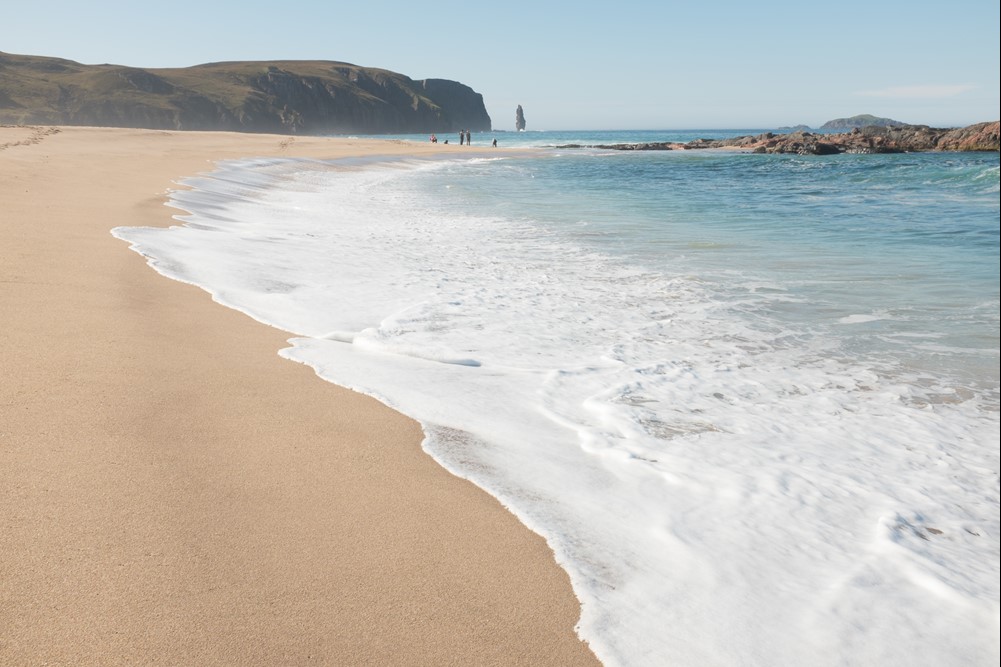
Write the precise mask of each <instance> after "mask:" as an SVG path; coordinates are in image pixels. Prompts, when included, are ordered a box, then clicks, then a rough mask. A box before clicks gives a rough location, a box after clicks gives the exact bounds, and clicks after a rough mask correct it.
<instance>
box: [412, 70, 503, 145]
mask: <svg viewBox="0 0 1001 667" xmlns="http://www.w3.org/2000/svg"><path fill="white" fill-rule="evenodd" d="M420 84H421V88H422V89H423V91H424V94H425V95H427V96H428V98H430V99H432V100H434V101H435V102H436V103H437V104H438V105H439V106H440V107H441V108H442V109H443V110H444V118H443V121H444V122H446V123H447V124H448V125H447V127H445V128H444V129H443V130H438V131H441V132H458V131H459V130H462V129H466V130H472V131H474V132H489V131H490V130H491V129H493V128H492V127H491V124H490V116H488V115H487V110H486V107H484V106H483V96H482V95H480V94H479V93H477V92H476V91H474V90H473V89H472V88H470V87H469V86H466V85H463V84H461V83H458V82H457V81H448V80H447V79H424V80H423V81H421V82H420Z"/></svg>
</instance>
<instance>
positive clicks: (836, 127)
mask: <svg viewBox="0 0 1001 667" xmlns="http://www.w3.org/2000/svg"><path fill="white" fill-rule="evenodd" d="M905 125H907V123H901V122H900V121H899V120H893V119H892V118H880V117H879V116H873V115H872V114H868V113H863V114H859V115H857V116H852V117H850V118H835V119H834V120H829V121H827V122H826V123H824V124H823V125H821V126H820V127H819V128H813V127H811V126H809V125H792V126H785V127H780V128H777V131H778V132H810V131H812V130H814V129H817V130H818V131H821V132H847V131H848V130H854V129H855V128H856V127H858V128H863V127H870V126H876V127H902V126H905Z"/></svg>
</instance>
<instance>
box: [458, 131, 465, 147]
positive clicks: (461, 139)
mask: <svg viewBox="0 0 1001 667" xmlns="http://www.w3.org/2000/svg"><path fill="white" fill-rule="evenodd" d="M464 143H466V131H465V130H459V145H460V146H461V145H462V144H464Z"/></svg>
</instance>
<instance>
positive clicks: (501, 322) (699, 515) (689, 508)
mask: <svg viewBox="0 0 1001 667" xmlns="http://www.w3.org/2000/svg"><path fill="white" fill-rule="evenodd" d="M399 166H400V165H399V164H397V165H396V166H395V167H394V168H392V169H390V168H381V167H378V166H375V167H370V168H367V169H364V170H353V171H344V170H337V169H334V168H333V167H331V166H328V165H324V164H322V163H315V162H296V161H268V162H265V161H244V162H234V163H230V164H227V165H224V166H223V167H222V169H221V170H220V172H217V173H215V174H212V175H207V176H202V177H199V178H198V179H193V180H192V181H190V182H189V183H188V184H189V185H194V186H195V189H193V190H185V191H180V192H177V193H175V195H174V202H173V205H175V206H178V207H179V208H182V209H185V210H187V211H190V214H189V215H186V216H183V217H182V220H183V221H184V222H185V223H186V224H185V225H184V226H183V227H175V228H171V229H169V230H161V229H122V228H120V229H117V230H115V234H116V236H118V237H120V238H122V239H125V240H127V241H129V242H130V243H132V244H133V247H134V248H135V249H136V250H137V251H139V252H141V253H142V254H143V255H145V256H146V257H147V258H149V260H150V263H151V264H152V265H153V266H155V267H156V268H157V270H159V271H161V272H162V273H164V274H165V275H168V276H171V277H173V278H176V279H179V280H184V281H187V282H191V283H194V284H197V285H201V286H202V287H204V288H205V289H207V290H209V291H210V292H212V293H213V295H214V296H215V298H216V299H218V300H219V301H221V302H222V303H225V304H226V305H229V306H231V307H234V308H237V309H239V310H241V311H243V312H246V313H248V314H249V315H251V316H253V317H255V318H257V319H258V320H260V321H262V322H266V323H269V324H272V325H274V326H277V327H280V328H282V329H285V330H287V331H290V332H293V333H294V334H296V338H294V339H292V341H291V343H292V347H291V348H288V349H286V350H283V351H282V352H281V354H282V355H283V356H285V357H287V358H289V359H293V360H295V361H299V362H303V363H307V364H309V365H310V366H312V367H314V368H315V369H316V371H317V373H319V374H320V375H321V376H322V377H325V378H327V379H329V380H331V381H334V382H337V383H338V384H342V385H345V386H348V387H352V388H355V389H358V390H360V391H363V392H366V393H369V394H371V395H374V396H376V397H378V398H380V399H381V400H383V401H385V402H386V403H388V404H389V405H391V406H393V407H395V408H397V409H399V410H401V411H403V412H405V413H407V414H409V415H411V416H413V417H415V418H417V419H418V420H420V421H421V423H422V424H423V425H424V428H425V431H426V434H427V440H426V442H425V447H426V449H427V450H428V451H429V453H431V454H432V455H433V456H434V457H435V458H436V459H437V460H438V461H440V462H441V463H442V465H444V466H445V467H447V468H448V469H449V470H451V471H453V472H455V473H456V474H458V475H461V476H463V477H466V478H469V479H471V480H473V481H474V482H476V483H477V484H479V485H480V486H482V487H483V488H485V489H486V490H488V491H489V492H490V493H492V494H493V495H495V496H496V497H498V498H499V499H500V500H501V501H502V502H503V503H504V504H505V505H506V506H508V507H509V508H511V510H512V511H514V512H515V513H516V514H517V515H518V516H519V517H520V518H521V519H522V520H523V521H524V522H525V523H526V524H527V525H528V526H529V527H531V528H532V529H533V530H536V531H538V532H539V533H541V534H542V535H544V536H545V537H546V538H547V540H548V541H549V544H550V545H551V546H552V547H553V549H554V551H555V553H556V557H557V559H558V561H559V562H560V563H561V564H562V565H563V566H564V567H565V568H566V569H567V571H568V572H569V573H570V575H571V579H572V581H573V584H574V588H575V591H576V592H577V595H578V596H579V597H580V599H581V601H582V619H581V625H580V632H581V634H582V636H583V637H585V638H586V639H587V640H588V641H589V642H591V644H592V646H593V647H594V649H595V651H596V652H597V654H598V656H599V657H600V658H601V659H602V660H603V661H604V662H605V663H606V664H609V665H617V664H621V665H664V664H669V665H733V664H761V665H804V664H810V665H842V664H867V665H876V664H908V665H943V664H988V663H990V664H994V663H996V661H997V658H998V651H999V648H998V646H999V643H998V619H999V605H998V593H999V591H998V589H999V582H998V572H999V564H998V560H999V547H998V543H999V520H998V499H999V491H998V489H999V472H998V460H997V449H996V444H995V443H996V440H997V435H998V415H997V413H996V412H993V411H990V410H984V409H981V406H980V405H979V404H978V402H977V400H976V399H971V400H964V401H956V402H954V403H943V402H935V401H932V400H930V398H929V397H930V396H931V395H933V394H935V393H936V392H940V391H945V390H946V389H947V388H944V387H942V386H938V385H937V384H936V383H938V382H939V381H938V380H936V379H934V378H931V379H929V378H925V381H924V384H922V383H921V382H911V381H910V380H909V379H908V377H907V373H908V371H907V369H901V368H880V367H873V366H871V365H869V364H866V363H862V362H860V361H857V360H856V361H853V360H851V359H850V357H848V356H847V355H845V354H843V353H842V351H841V350H839V349H838V348H837V345H838V343H837V341H834V340H831V339H830V338H827V337H823V336H814V335H811V334H810V333H809V332H808V331H805V330H798V329H796V328H792V327H791V325H789V324H788V323H784V324H776V323H774V322H772V323H765V324H763V323H762V322H760V321H756V320H749V319H747V318H744V317H741V316H740V313H750V312H754V310H755V307H756V305H758V304H761V303H764V302H765V301H766V300H771V299H774V300H778V301H783V302H784V301H788V300H790V299H791V297H790V296H789V295H788V294H785V293H784V292H783V290H782V287H781V285H774V284H771V283H768V282H763V283H760V284H761V285H767V289H765V288H761V289H759V288H754V289H751V290H744V291H742V292H740V293H739V295H738V293H737V292H734V293H729V292H727V291H726V289H727V286H726V285H720V284H717V283H714V282H712V281H707V280H705V279H702V278H700V277H698V276H697V275H694V274H692V273H691V271H692V267H691V266H688V267H687V268H688V270H689V274H688V275H683V274H678V275H671V274H668V273H666V272H664V271H651V270H649V269H644V268H641V267H637V266H630V265H628V264H626V263H625V262H624V261H623V260H621V259H616V258H613V257H610V256H606V255H603V254H601V253H598V252H595V251H593V250H590V249H588V248H586V247H583V246H579V245H576V244H575V243H574V242H573V241H571V240H570V238H569V237H567V236H564V235H561V234H560V233H559V231H558V230H554V229H553V228H551V227H546V226H536V225H534V224H532V222H531V221H517V220H509V219H502V218H477V217H471V216H464V215H460V214H458V213H455V212H451V211H449V210H448V208H447V204H448V201H449V200H447V199H444V200H442V201H439V202H438V203H437V204H435V203H434V201H433V200H429V199H427V196H426V193H425V192H424V191H423V190H422V189H420V188H418V187H417V186H415V185H413V179H412V178H410V177H411V176H412V175H413V174H414V173H419V172H427V171H428V170H431V171H434V170H437V171H438V172H440V182H439V183H438V185H439V186H440V188H441V192H442V193H444V192H448V193H450V194H449V196H453V193H455V191H456V190H459V189H460V188H451V189H449V188H450V186H452V185H454V184H453V183H450V182H449V177H448V171H447V169H446V168H445V167H444V166H443V164H442V163H419V164H411V165H409V166H408V168H407V169H402V170H401V169H400V168H398V167H399ZM279 186H280V187H279ZM881 317H882V316H881V315H877V314H873V315H865V314H860V315H854V316H847V317H845V318H842V320H841V323H842V324H844V325H848V326H853V325H864V324H866V323H868V322H871V321H874V320H876V319H880V318H881Z"/></svg>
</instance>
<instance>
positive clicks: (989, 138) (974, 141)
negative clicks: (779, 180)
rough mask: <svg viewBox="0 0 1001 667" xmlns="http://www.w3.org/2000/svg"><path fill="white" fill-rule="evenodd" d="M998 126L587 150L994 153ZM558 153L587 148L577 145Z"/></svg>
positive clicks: (882, 130) (875, 129)
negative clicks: (709, 149) (710, 149)
mask: <svg viewBox="0 0 1001 667" xmlns="http://www.w3.org/2000/svg"><path fill="white" fill-rule="evenodd" d="M998 125H999V122H998V121H993V122H988V123H978V124H976V125H970V126H968V127H963V128H954V129H939V128H933V127H928V126H927V125H904V126H900V127H879V126H875V125H870V126H867V127H863V128H861V129H859V128H855V129H854V130H852V131H851V132H845V133H842V134H820V133H815V132H802V131H801V132H790V133H788V134H777V133H774V132H766V133H764V134H757V135H753V136H752V135H747V136H742V137H732V138H729V139H695V140H694V141H690V142H688V143H687V144H680V143H672V142H650V143H637V144H604V145H594V146H587V148H604V149H609V150H619V151H652V150H656V151H664V150H700V149H708V148H729V149H739V150H746V151H751V152H754V153H794V154H796V155H834V154H836V153H910V152H919V151H996V150H998ZM560 148H584V146H581V145H579V144H570V145H565V146H560Z"/></svg>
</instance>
